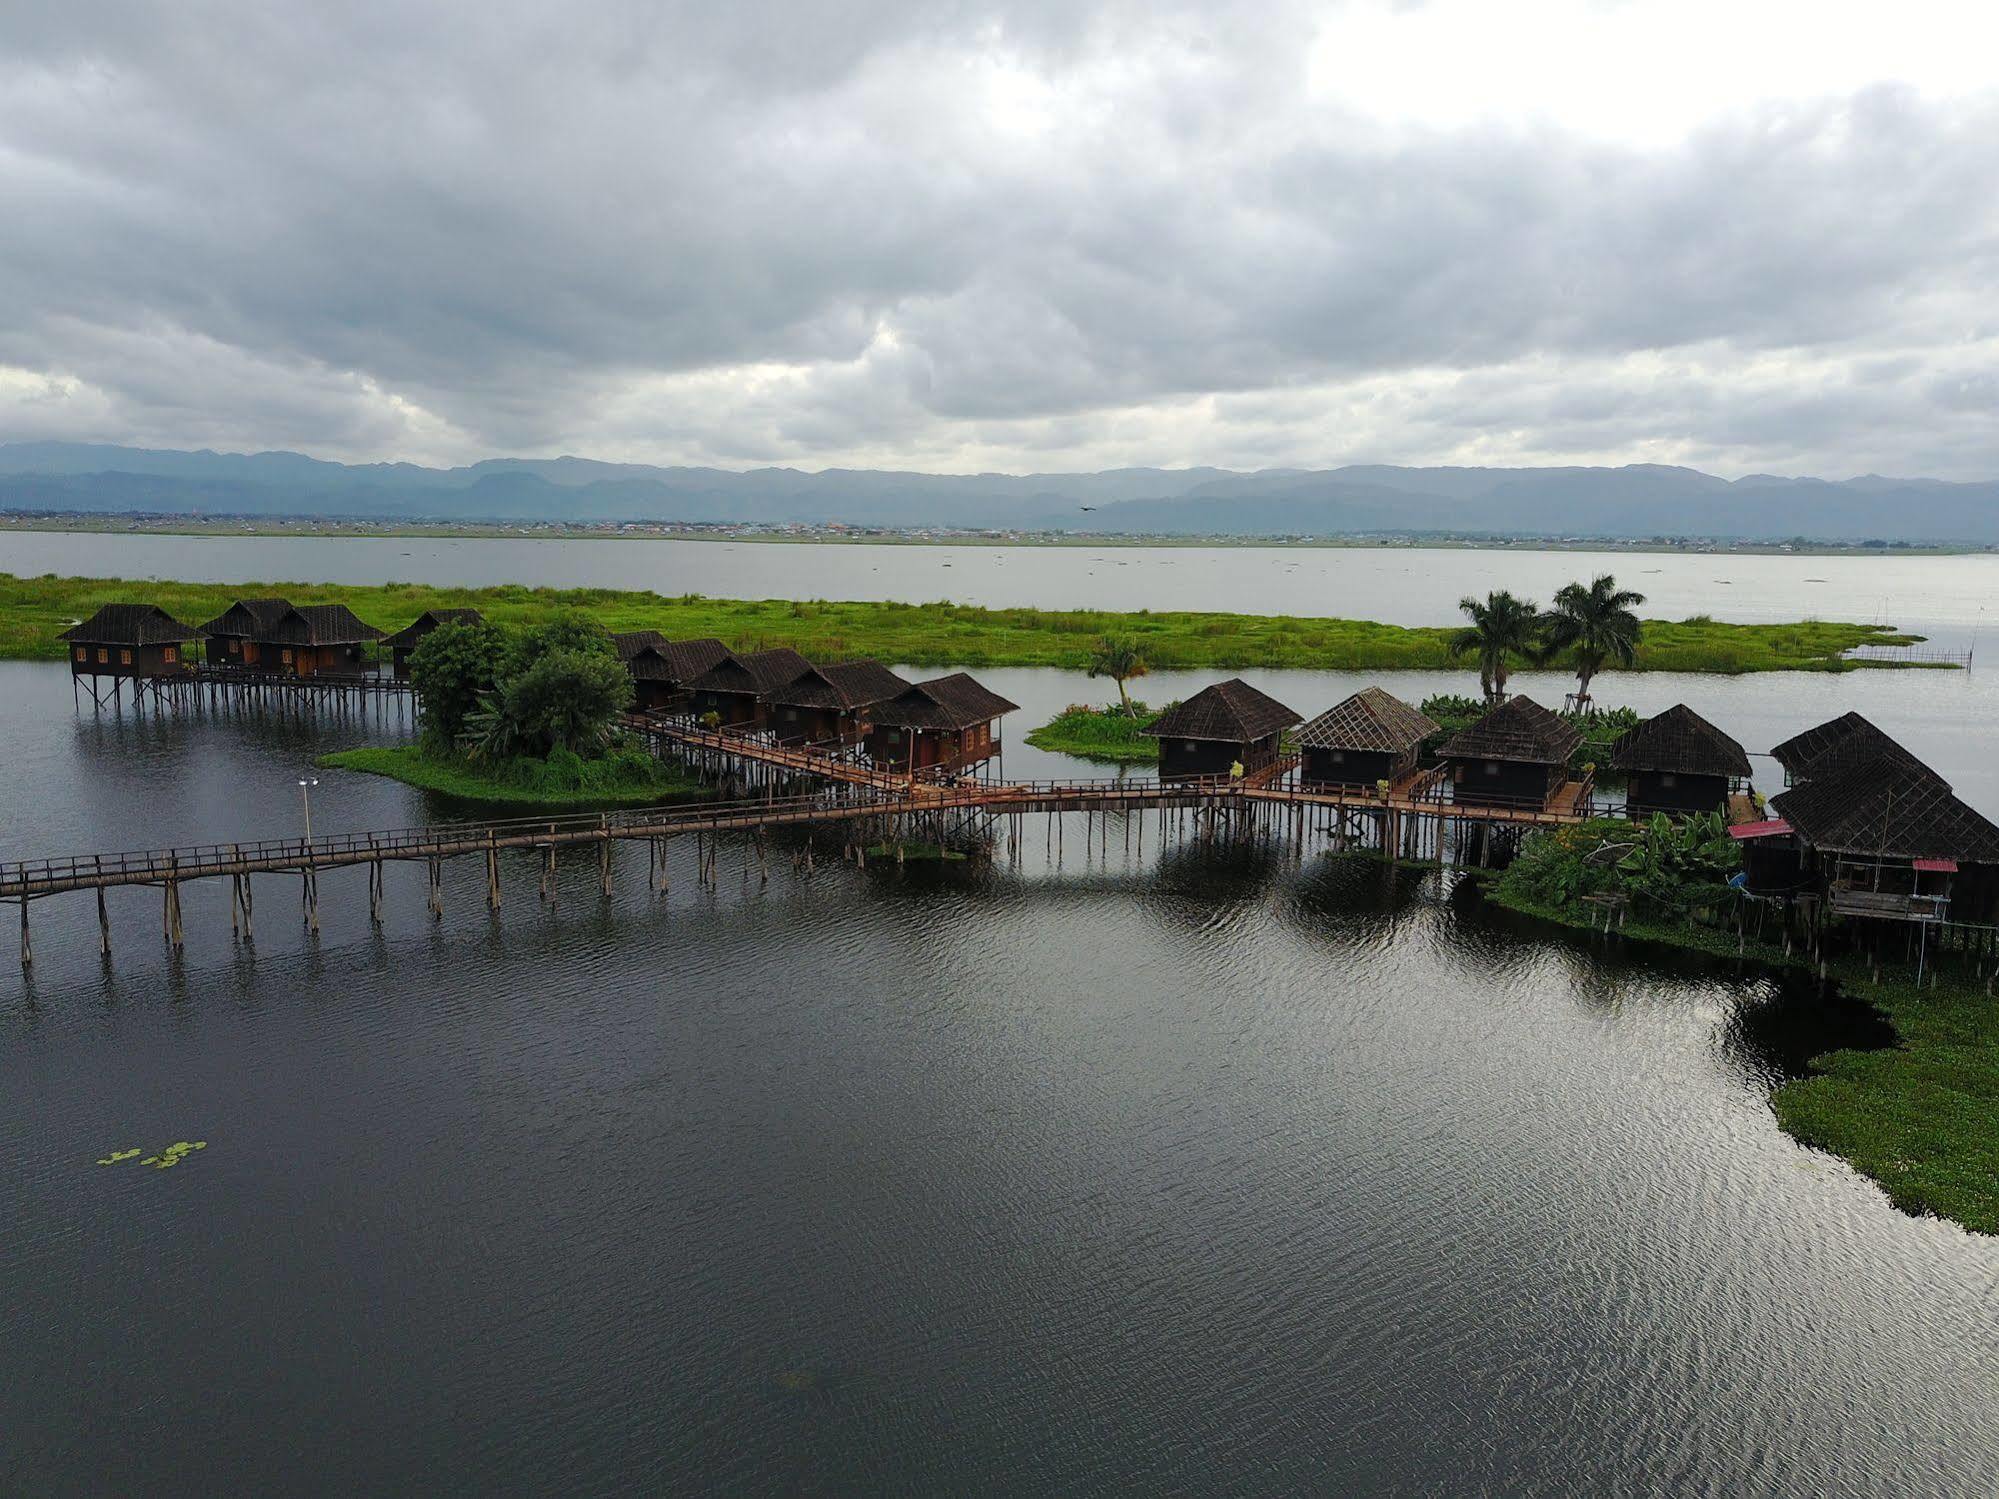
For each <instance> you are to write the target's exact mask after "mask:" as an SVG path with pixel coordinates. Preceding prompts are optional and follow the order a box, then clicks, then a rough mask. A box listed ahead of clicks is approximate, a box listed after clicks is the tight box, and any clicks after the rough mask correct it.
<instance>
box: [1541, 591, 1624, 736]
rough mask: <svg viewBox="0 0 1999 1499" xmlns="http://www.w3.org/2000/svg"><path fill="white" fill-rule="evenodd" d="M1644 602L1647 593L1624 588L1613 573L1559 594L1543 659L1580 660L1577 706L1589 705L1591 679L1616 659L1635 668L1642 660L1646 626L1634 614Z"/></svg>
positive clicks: (1549, 619)
mask: <svg viewBox="0 0 1999 1499" xmlns="http://www.w3.org/2000/svg"><path fill="white" fill-rule="evenodd" d="M1644 602H1645V595H1644V594H1642V593H1633V592H1632V591H1631V590H1630V589H1628V588H1619V587H1618V586H1617V579H1615V578H1613V577H1612V576H1611V575H1610V574H1609V573H1605V574H1603V575H1602V576H1601V577H1599V578H1598V579H1596V581H1595V582H1593V583H1591V584H1590V585H1589V587H1587V588H1585V587H1584V586H1583V585H1582V584H1580V583H1569V584H1566V585H1564V586H1563V588H1562V590H1561V592H1559V593H1557V594H1556V595H1555V607H1554V609H1553V611H1552V612H1550V613H1549V615H1548V617H1547V622H1546V626H1545V632H1544V634H1543V636H1542V651H1541V659H1542V660H1544V661H1550V660H1553V659H1554V658H1555V657H1557V656H1564V655H1566V656H1568V657H1569V658H1570V659H1571V660H1572V661H1574V662H1575V664H1576V697H1575V705H1576V707H1577V708H1587V707H1588V706H1589V703H1590V695H1589V684H1590V678H1591V677H1594V676H1595V675H1596V674H1597V673H1598V672H1600V671H1602V670H1603V669H1604V667H1605V666H1607V665H1609V664H1610V663H1611V662H1613V661H1614V662H1616V663H1617V664H1618V665H1619V666H1629V665H1630V664H1631V663H1632V662H1633V661H1635V660H1636V659H1637V658H1638V638H1639V636H1640V635H1642V634H1643V633H1644V626H1643V625H1642V624H1640V623H1639V620H1638V616H1637V615H1636V614H1634V613H1632V610H1634V609H1636V608H1637V607H1638V606H1639V605H1640V604H1642V603H1644Z"/></svg>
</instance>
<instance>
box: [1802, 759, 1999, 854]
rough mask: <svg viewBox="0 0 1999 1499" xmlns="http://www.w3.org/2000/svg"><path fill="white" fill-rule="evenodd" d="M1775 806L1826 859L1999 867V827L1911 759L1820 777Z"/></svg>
mask: <svg viewBox="0 0 1999 1499" xmlns="http://www.w3.org/2000/svg"><path fill="white" fill-rule="evenodd" d="M1896 749H1897V750H1898V751H1900V746H1896ZM1770 806H1771V809H1772V810H1773V811H1775V812H1777V813H1778V814H1779V815H1780V816H1782V817H1783V819H1784V821H1786V822H1788V823H1789V824H1790V825H1791V827H1792V828H1793V829H1794V830H1796V832H1797V834H1798V836H1799V837H1801V838H1803V839H1804V840H1805V842H1806V843H1807V844H1809V845H1810V846H1811V847H1813V848H1815V849H1819V850H1822V851H1824V852H1826V853H1837V854H1860V855H1868V856H1873V857H1877V858H1887V859H1958V860H1961V861H1963V862H1965V863H1971V864H1999V827H1995V826H1994V825H1993V824H1992V823H1991V822H1989V821H1987V820H1986V819H1985V818H1984V817H1982V816H1981V815H1979V814H1978V813H1977V812H1975V811H1973V810H1972V809H1971V808H1970V807H1968V806H1966V805H1965V804H1964V803H1963V802H1961V801H1959V800H1958V799H1957V797H1956V796H1955V795H1953V794H1952V792H1951V789H1950V786H1949V785H1948V784H1947V783H1946V782H1945V781H1944V779H1943V777H1941V776H1939V775H1937V774H1936V773H1935V772H1934V771H1932V770H1929V769H1928V768H1926V767H1925V766H1923V765H1921V764H1919V763H1918V762H1916V761H1915V760H1914V758H1913V757H1910V756H1908V754H1907V752H1906V751H1900V753H1898V754H1884V755H1879V756H1876V757H1875V758H1874V759H1872V760H1864V761H1859V762H1856V763H1852V764H1848V765H1846V766H1845V767H1844V768H1842V769H1839V770H1836V771H1832V772H1830V773H1828V774H1825V775H1813V776H1812V777H1811V778H1810V779H1808V780H1805V781H1802V782H1800V783H1799V784H1798V785H1796V786H1793V787H1792V788H1791V789H1790V790H1789V791H1784V792H1779V793H1778V794H1777V795H1776V796H1773V797H1771V798H1770Z"/></svg>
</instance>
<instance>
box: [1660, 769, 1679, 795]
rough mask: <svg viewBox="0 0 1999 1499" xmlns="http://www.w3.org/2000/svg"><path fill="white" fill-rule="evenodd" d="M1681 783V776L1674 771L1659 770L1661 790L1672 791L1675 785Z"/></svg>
mask: <svg viewBox="0 0 1999 1499" xmlns="http://www.w3.org/2000/svg"><path fill="white" fill-rule="evenodd" d="M1679 784H1680V778H1679V777H1678V776H1677V775H1675V774H1674V773H1673V772H1672V771H1670V770H1662V771H1660V772H1659V786H1660V789H1661V790H1664V791H1671V790H1672V789H1673V788H1674V787H1675V786H1677V785H1679Z"/></svg>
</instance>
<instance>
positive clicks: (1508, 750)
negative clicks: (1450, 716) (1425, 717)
mask: <svg viewBox="0 0 1999 1499" xmlns="http://www.w3.org/2000/svg"><path fill="white" fill-rule="evenodd" d="M1582 742H1583V733H1582V730H1581V729H1578V728H1577V727H1576V726H1575V725H1574V724H1572V723H1570V722H1569V721H1568V720H1567V719H1564V718H1562V717H1560V716H1559V715H1557V714H1554V713H1550V712H1549V711H1548V710H1547V709H1546V708H1544V707H1542V706H1541V705H1540V704H1539V703H1537V702H1535V701H1534V699H1532V698H1531V697H1516V698H1509V699H1508V700H1507V701H1505V702H1503V703H1501V704H1500V705H1499V706H1498V707H1497V708H1494V709H1493V710H1492V711H1491V712H1490V713H1488V714H1486V715H1485V717H1483V718H1481V719H1480V720H1479V721H1478V722H1477V723H1475V724H1473V725H1472V726H1471V727H1470V728H1467V729H1462V730H1460V731H1459V732H1458V733H1456V734H1453V735H1452V736H1451V737H1450V738H1449V739H1447V740H1445V741H1444V746H1443V748H1442V749H1440V750H1438V751H1437V753H1438V754H1439V755H1441V756H1442V757H1443V758H1444V759H1446V760H1517V761H1520V762H1522V763H1524V764H1528V765H1565V764H1567V763H1568V759H1569V756H1571V755H1573V754H1574V753H1575V752H1576V746H1577V745H1579V744H1581V743H1582Z"/></svg>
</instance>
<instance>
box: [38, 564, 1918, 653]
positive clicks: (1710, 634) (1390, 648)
mask: <svg viewBox="0 0 1999 1499" xmlns="http://www.w3.org/2000/svg"><path fill="white" fill-rule="evenodd" d="M266 594H282V595H284V596H286V597H288V598H290V599H292V600H293V601H294V602H296V603H301V604H321V603H344V604H346V605H348V606H349V607H350V608H352V609H353V610H354V611H355V612H356V613H357V614H359V615H360V616H361V618H363V619H365V620H367V621H368V622H369V623H370V624H374V625H380V626H382V627H383V628H384V629H400V628H401V627H402V626H404V625H406V624H408V623H409V622H410V621H411V620H412V619H414V618H416V616H417V615H418V614H420V613H422V612H423V611H424V610H425V609H441V608H451V607H466V606H469V607H472V608H476V609H479V610H481V611H483V612H484V614H485V615H486V617H487V618H488V619H490V620H492V621H494V622H495V623H498V624H509V625H519V624H532V623H536V622H539V621H542V620H546V619H547V618H548V617H549V616H551V615H553V614H554V613H556V612H557V611H558V610H561V609H581V610H585V611H587V612H588V614H589V616H590V618H591V619H592V620H594V621H595V622H596V623H597V624H598V625H600V626H602V627H603V628H604V629H607V630H638V629H654V630H659V631H661V632H663V633H664V634H666V635H668V636H670V637H672V638H675V639H686V638H689V637H696V636H709V635H712V636H716V637H718V638H719V639H721V640H722V641H723V642H724V643H725V644H727V645H729V646H730V647H731V648H734V649H740V650H759V649H762V648H764V647H766V646H777V645H788V646H792V647H794V648H795V649H797V650H799V651H802V652H804V653H805V654H806V655H807V656H811V657H821V656H824V657H827V658H832V659H837V658H839V657H843V656H860V655H866V656H875V657H878V658H880V659H882V660H884V661H891V662H899V663H906V664H908V665H912V666H968V667H979V666H1060V667H1066V668H1069V669H1071V670H1083V669H1085V668H1086V667H1088V665H1089V662H1090V654H1091V651H1092V649H1093V648H1094V646H1095V643H1096V642H1097V641H1098V640H1099V639H1101V638H1102V637H1103V636H1105V635H1107V634H1123V635H1127V636H1129V637H1130V638H1131V639H1132V641H1133V642H1134V643H1135V644H1136V645H1137V647H1138V649H1139V651H1140V652H1141V653H1142V654H1143V656H1144V658H1145V660H1146V661H1147V663H1148V664H1149V665H1150V666H1151V668H1152V669H1153V670H1154V671H1167V670H1177V669H1185V668H1215V669H1220V670H1234V669H1240V668H1243V667H1299V668H1305V669H1312V670H1323V671H1396V670H1442V669H1445V668H1448V667H1450V666H1451V665H1452V664H1453V662H1452V657H1451V654H1450V650H1449V642H1450V639H1451V637H1452V636H1453V635H1454V634H1455V633H1457V632H1456V631H1455V630H1453V629H1452V628H1451V627H1449V626H1442V627H1437V628H1406V627H1404V626H1400V625H1383V624H1372V623H1368V622H1365V621H1360V620H1345V619H1320V618H1302V617H1292V616H1288V615H1254V614H1207V613H1194V612H1189V611H1172V612H1149V611H1139V612H1136V613H1130V614H1119V613H1113V612H1109V611H1106V610H1100V609H1071V610H1048V609H981V608H977V607H975V606H972V605H968V604H949V603H935V604H898V603H827V602H816V601H815V602H807V601H802V600H801V601H795V602H794V601H791V600H768V599H767V600H761V601H757V600H741V599H710V598H703V597H701V596H699V595H694V594H690V595H687V596H685V597H680V598H667V597H663V596H661V595H659V594H655V593H642V592H620V591H617V590H613V589H605V588H572V589H538V588H524V587H518V586H509V587H500V588H429V587H424V586H421V585H417V584H388V585H384V586H382V587H371V588H361V587H345V586H330V585H325V584H309V583H242V584H236V585H222V584H211V583H174V582H154V581H150V580H134V581H129V582H128V581H124V580H120V579H110V578H56V577H42V578H14V577H9V576H7V575H5V574H0V658H6V659H17V660H27V659H32V660H48V661H56V660H60V659H62V654H63V649H62V642H61V641H59V640H58V639H56V635H57V633H58V632H59V631H61V630H63V629H64V628H66V627H67V626H68V625H70V624H72V623H73V622H75V621H76V620H79V619H82V618H84V617H86V616H88V615H89V614H91V613H92V612H93V611H94V610H96V609H97V607H98V606H99V605H100V604H108V603H119V602H131V601H134V600H151V601H153V602H156V603H158V604H160V605H161V606H162V607H164V608H165V609H167V610H168V611H169V612H170V613H172V614H174V615H176V616H178V617H179V618H181V619H184V620H188V621H191V622H193V623H196V624H198V623H200V622H201V621H202V620H204V619H208V618H210V617H212V616H213V615H216V614H219V613H220V612H221V611H222V610H223V609H225V608H227V607H228V606H229V604H230V603H232V602H233V601H234V600H235V599H237V598H243V597H256V596H258V595H266ZM1915 639H1916V637H1914V636H1910V635H1900V634H1896V633H1895V632H1894V631H1893V630H1891V629H1889V628H1887V627H1885V626H1880V625H1856V624H1838V623H1827V622H1823V621H1812V622H1809V623H1804V624H1788V625H1786V624H1775V625H1743V624H1718V623H1716V622H1715V621H1713V620H1705V619H1702V620H1689V621H1684V622H1682V623H1679V624H1672V623H1668V622H1665V621H1661V620H1648V621H1646V622H1645V638H1644V640H1643V642H1642V643H1641V645H1640V646H1639V649H1638V658H1637V661H1636V662H1635V663H1634V665H1635V667H1636V669H1638V670H1642V671H1720V672H1744V671H1775V670H1784V669H1799V670H1816V671H1845V670H1851V669H1854V668H1855V667H1856V665H1857V664H1858V663H1855V662H1851V661H1847V660H1843V659H1842V657H1843V655H1844V653H1845V652H1847V651H1850V650H1852V649H1853V648H1854V647H1855V646H1858V645H1862V644H1873V645H1900V644H1906V643H1910V642H1912V641H1913V640H1915Z"/></svg>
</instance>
